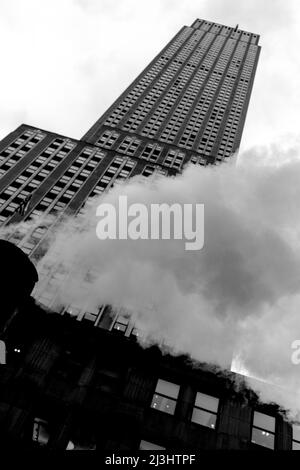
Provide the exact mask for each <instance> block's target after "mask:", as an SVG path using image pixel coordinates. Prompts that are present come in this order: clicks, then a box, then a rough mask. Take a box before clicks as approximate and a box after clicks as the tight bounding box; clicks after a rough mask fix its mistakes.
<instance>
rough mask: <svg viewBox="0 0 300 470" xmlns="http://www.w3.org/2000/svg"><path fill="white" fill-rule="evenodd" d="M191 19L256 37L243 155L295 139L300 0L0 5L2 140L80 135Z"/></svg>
mask: <svg viewBox="0 0 300 470" xmlns="http://www.w3.org/2000/svg"><path fill="white" fill-rule="evenodd" d="M196 18H203V19H207V20H211V21H216V22H218V23H224V24H226V25H230V26H235V25H236V24H237V23H239V26H240V28H241V29H245V30H248V31H251V32H254V33H258V34H260V35H261V40H260V44H261V45H262V53H261V57H260V62H259V66H258V70H257V75H256V80H255V85H254V89H253V93H252V99H251V101H250V107H249V112H248V117H247V121H246V126H245V131H244V136H243V141H242V146H243V148H249V147H251V146H253V145H256V144H264V143H270V142H272V141H275V140H276V141H278V140H280V139H283V138H285V137H286V135H287V134H292V135H297V134H299V127H298V114H299V105H300V99H299V76H300V54H299V48H300V2H299V0H285V1H283V0H0V41H1V49H0V57H1V65H2V67H1V69H2V73H1V75H0V83H1V86H0V103H1V106H0V138H2V137H4V136H5V135H6V134H7V133H8V132H10V131H12V130H14V129H15V128H16V127H17V126H18V125H20V124H21V123H27V124H31V125H34V126H37V127H40V128H43V129H47V130H51V131H55V132H58V133H61V134H64V135H67V136H69V137H73V138H80V137H81V136H82V135H83V134H84V133H85V132H86V131H87V129H88V128H89V127H90V126H91V125H92V124H93V123H94V122H95V121H96V119H97V118H98V117H99V116H100V115H101V114H102V113H103V112H104V111H105V110H106V108H107V107H108V106H109V105H110V104H111V103H112V102H113V100H115V99H116V98H117V97H118V95H119V94H120V93H121V92H122V91H123V90H124V89H125V88H126V87H127V86H128V85H129V84H130V83H131V81H132V80H133V79H134V78H135V77H136V75H137V74H138V73H139V72H140V71H141V70H142V69H143V68H144V67H145V66H146V65H147V64H148V63H149V61H150V60H151V59H152V58H153V57H154V55H156V54H157V53H158V52H159V51H160V50H161V49H162V48H163V47H164V46H165V44H166V43H167V41H169V40H170V39H171V38H172V37H173V36H174V35H175V34H176V33H177V31H178V30H179V29H180V28H181V27H182V26H183V25H190V24H191V23H192V22H193V21H194V20H195V19H196Z"/></svg>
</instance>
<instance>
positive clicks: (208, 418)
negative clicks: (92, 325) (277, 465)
mask: <svg viewBox="0 0 300 470" xmlns="http://www.w3.org/2000/svg"><path fill="white" fill-rule="evenodd" d="M179 391H180V386H179V385H178V384H174V383H172V382H168V381H166V380H163V379H159V380H158V382H157V385H156V388H155V392H154V395H153V399H152V402H151V407H152V408H153V409H155V410H157V411H161V412H163V413H168V414H171V415H174V414H175V410H176V405H177V400H178V395H179ZM218 413H219V399H218V398H217V397H213V396H210V395H206V394H204V393H202V392H197V394H196V398H195V402H194V407H193V412H192V417H191V422H192V423H196V424H200V425H201V426H205V427H208V428H211V429H216V426H217V420H218ZM275 424H276V419H275V417H274V416H269V415H267V414H265V413H261V412H259V411H254V414H253V422H252V426H251V442H252V443H254V444H257V445H259V446H262V447H266V448H268V449H274V448H275V433H276V429H275ZM292 447H293V449H294V450H300V426H299V425H296V424H294V425H293V443H292Z"/></svg>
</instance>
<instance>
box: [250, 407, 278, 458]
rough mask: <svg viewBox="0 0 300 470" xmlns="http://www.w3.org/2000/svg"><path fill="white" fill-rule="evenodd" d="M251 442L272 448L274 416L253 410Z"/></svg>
mask: <svg viewBox="0 0 300 470" xmlns="http://www.w3.org/2000/svg"><path fill="white" fill-rule="evenodd" d="M251 442H253V443H254V444H257V445H259V446H262V447H267V448H269V449H274V442H275V418H274V417H273V416H269V415H266V414H264V413H259V412H258V411H255V412H254V417H253V426H252V437H251Z"/></svg>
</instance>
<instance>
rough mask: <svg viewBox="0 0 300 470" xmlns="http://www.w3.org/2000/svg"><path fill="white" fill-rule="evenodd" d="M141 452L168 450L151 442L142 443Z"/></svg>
mask: <svg viewBox="0 0 300 470" xmlns="http://www.w3.org/2000/svg"><path fill="white" fill-rule="evenodd" d="M139 450H166V448H165V447H161V446H158V445H157V444H153V442H149V441H143V440H142V441H141V442H140V448H139Z"/></svg>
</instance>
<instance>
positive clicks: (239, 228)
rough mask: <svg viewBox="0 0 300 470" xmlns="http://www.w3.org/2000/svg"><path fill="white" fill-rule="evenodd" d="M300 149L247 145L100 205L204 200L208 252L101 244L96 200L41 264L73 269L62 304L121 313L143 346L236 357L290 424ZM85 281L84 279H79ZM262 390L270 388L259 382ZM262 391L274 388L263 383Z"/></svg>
mask: <svg viewBox="0 0 300 470" xmlns="http://www.w3.org/2000/svg"><path fill="white" fill-rule="evenodd" d="M299 150H300V145H299V141H297V140H296V141H295V142H293V143H292V145H290V146H289V147H287V148H284V147H283V146H280V145H276V144H274V145H273V146H270V147H269V148H253V149H251V150H250V151H248V152H246V153H244V154H242V155H241V156H240V157H239V164H238V165H236V166H235V165H233V164H230V163H227V164H226V163H225V164H222V165H220V166H218V167H206V168H203V167H195V166H193V165H191V166H189V167H187V169H185V171H184V172H183V174H182V175H179V176H177V177H174V178H170V177H169V178H165V177H158V178H149V179H147V180H145V179H144V178H142V177H140V176H137V177H134V178H133V179H131V180H130V181H128V182H125V183H122V184H117V185H116V186H115V187H114V188H113V189H112V190H111V191H110V192H108V193H107V194H105V195H103V196H101V202H107V203H111V204H115V205H116V206H117V204H118V197H119V195H127V197H128V204H130V203H136V202H139V203H144V204H146V205H149V204H150V203H169V204H173V203H176V202H180V203H182V204H183V203H196V202H197V203H204V205H205V243H204V248H203V249H202V250H200V251H185V249H184V240H170V241H167V240H156V241H155V240H152V241H151V240H149V241H147V240H136V241H133V240H105V241H100V240H99V239H98V238H97V237H96V224H97V222H98V219H97V218H96V208H97V206H98V205H99V203H100V199H99V198H95V199H93V200H91V201H89V202H88V203H87V204H86V207H85V210H84V213H83V214H81V215H80V216H78V217H75V218H74V217H70V218H69V219H68V220H67V221H66V222H65V223H64V224H63V225H62V226H61V227H60V228H59V229H58V230H57V232H56V233H55V237H54V239H53V240H52V242H51V245H50V248H49V251H48V253H47V254H46V256H45V258H44V260H43V262H47V264H48V265H49V264H50V265H51V264H52V265H55V263H57V262H58V261H59V263H60V264H61V265H63V266H64V268H65V269H66V270H68V271H69V272H70V274H71V275H70V278H69V281H68V282H67V284H65V285H63V286H62V288H61V291H60V297H61V301H62V302H63V303H65V304H75V305H87V309H89V308H93V307H95V306H96V305H102V304H111V305H112V306H113V307H115V308H119V307H124V308H126V309H127V310H128V311H129V312H130V315H131V317H132V320H133V321H134V323H135V324H136V327H137V328H138V329H140V330H142V331H143V332H145V334H146V335H147V338H148V340H149V338H150V341H151V340H152V341H155V342H160V341H161V340H164V341H165V342H166V343H167V344H168V345H170V346H171V347H172V349H173V350H174V352H176V353H181V352H182V353H187V354H190V355H191V357H192V358H194V359H195V360H199V361H201V362H207V363H209V364H216V365H218V366H220V367H222V368H225V369H226V368H227V369H228V368H230V363H231V359H232V356H233V355H236V356H238V358H239V360H241V361H242V363H243V366H244V367H245V369H247V371H248V372H249V373H250V375H252V376H254V377H258V378H261V379H263V381H255V382H251V384H250V385H251V386H252V387H253V388H254V389H255V390H256V391H257V392H259V393H260V396H261V399H262V400H263V401H266V402H269V401H275V402H277V403H278V404H280V405H281V406H282V407H284V408H286V409H288V410H290V412H291V414H292V415H293V416H295V415H296V414H297V413H298V412H299V410H300V373H299V372H300V365H299V366H297V365H294V364H293V363H292V361H291V355H292V352H293V350H292V349H291V344H292V342H293V341H294V340H296V339H298V338H299V337H300V314H299V313H300V312H299V310H300V292H299V286H300V249H299V248H300V243H299V241H300V238H299V237H300V217H299V202H300V184H299V177H300V158H299V156H300V151H299ZM87 279H88V282H87ZM264 381H266V383H265V382H264ZM267 382H270V383H272V386H269V385H268V383H267Z"/></svg>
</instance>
